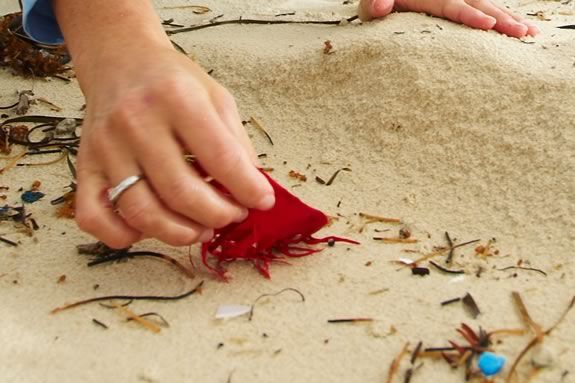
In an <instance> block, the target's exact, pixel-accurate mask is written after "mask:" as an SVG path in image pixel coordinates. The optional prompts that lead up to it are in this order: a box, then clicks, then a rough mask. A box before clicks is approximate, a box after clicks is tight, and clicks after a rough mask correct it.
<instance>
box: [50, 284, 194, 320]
mask: <svg viewBox="0 0 575 383" xmlns="http://www.w3.org/2000/svg"><path fill="white" fill-rule="evenodd" d="M203 284H204V281H201V282H200V283H198V284H197V285H196V287H194V288H193V289H191V290H189V291H187V292H185V293H183V294H180V295H174V296H163V295H106V296H101V297H95V298H89V299H84V300H81V301H77V302H74V303H68V304H65V305H63V306H60V307H56V308H55V309H53V310H52V311H51V312H50V313H51V314H56V313H59V312H61V311H64V310H69V309H71V308H74V307H78V306H82V305H85V304H88V303H93V302H100V301H109V300H114V299H131V300H149V301H173V300H180V299H183V298H187V297H189V296H190V295H192V294H194V293H197V292H199V291H200V290H201V288H202V285H203Z"/></svg>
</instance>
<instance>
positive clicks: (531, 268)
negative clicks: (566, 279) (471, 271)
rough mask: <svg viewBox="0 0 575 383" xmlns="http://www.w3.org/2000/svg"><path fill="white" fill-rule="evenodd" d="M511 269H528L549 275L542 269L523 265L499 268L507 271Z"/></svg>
mask: <svg viewBox="0 0 575 383" xmlns="http://www.w3.org/2000/svg"><path fill="white" fill-rule="evenodd" d="M511 269H517V270H526V271H535V272H537V273H539V274H542V275H544V276H547V273H546V272H545V271H543V270H541V269H536V268H534V267H523V266H507V267H504V268H502V269H497V270H499V271H506V270H511Z"/></svg>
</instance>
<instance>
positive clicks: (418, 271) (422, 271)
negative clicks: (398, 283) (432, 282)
mask: <svg viewBox="0 0 575 383" xmlns="http://www.w3.org/2000/svg"><path fill="white" fill-rule="evenodd" d="M411 273H412V274H413V275H419V276H422V277H424V276H426V275H429V269H428V268H427V267H412V268H411Z"/></svg>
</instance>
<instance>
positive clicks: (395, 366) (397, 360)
mask: <svg viewBox="0 0 575 383" xmlns="http://www.w3.org/2000/svg"><path fill="white" fill-rule="evenodd" d="M408 348H409V342H407V343H405V345H404V346H403V348H402V349H401V351H400V352H399V354H397V356H396V357H395V358H394V359H393V361H392V362H391V365H390V366H389V371H388V373H387V381H386V382H387V383H393V379H394V378H395V375H396V374H397V370H398V369H399V366H400V364H401V360H402V359H403V357H404V356H405V354H406V353H407V349H408Z"/></svg>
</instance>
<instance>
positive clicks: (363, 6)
mask: <svg viewBox="0 0 575 383" xmlns="http://www.w3.org/2000/svg"><path fill="white" fill-rule="evenodd" d="M393 5H394V1H389V0H362V1H360V3H359V6H358V16H359V19H360V20H361V21H370V20H373V19H376V18H378V17H384V16H387V15H388V14H389V13H390V12H391V11H392V10H393Z"/></svg>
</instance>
